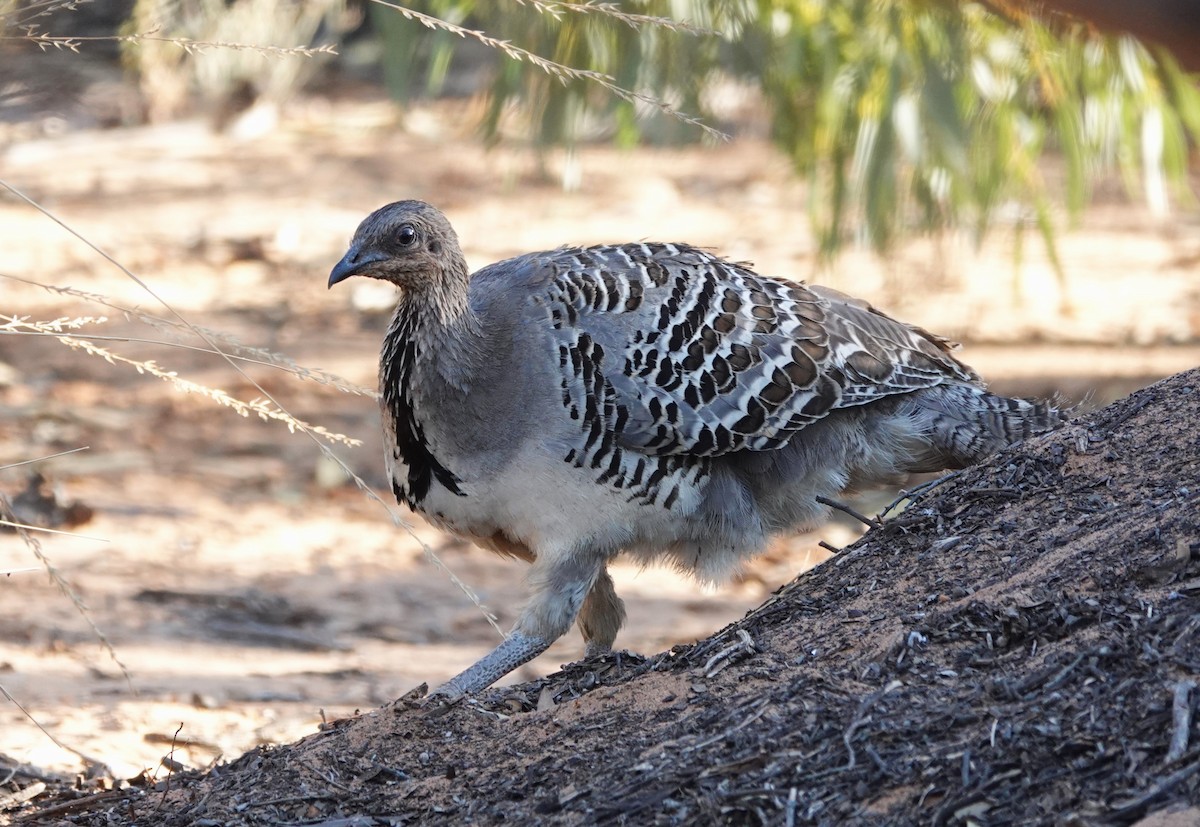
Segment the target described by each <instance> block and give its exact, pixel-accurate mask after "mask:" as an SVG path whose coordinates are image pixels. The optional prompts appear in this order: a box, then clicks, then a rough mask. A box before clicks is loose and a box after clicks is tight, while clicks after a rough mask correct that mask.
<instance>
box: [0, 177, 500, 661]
mask: <svg viewBox="0 0 1200 827" xmlns="http://www.w3.org/2000/svg"><path fill="white" fill-rule="evenodd" d="M0 186H3V187H4V188H5V189H7V190H8V191H9V192H11V193H13V195H15V196H17V198H19V199H20V200H22V201H24V202H25V203H26V204H28V205H29V206H31V207H33V208H34V209H36V210H37V211H38V212H40V213H41V214H42V215H44V216H46V218H48V219H50V220H51V221H53V222H54V223H55V224H57V225H58V226H60V227H62V228H63V229H64V230H65V231H66V232H68V233H70V234H71V235H72V236H74V237H75V238H76V239H78V240H79V241H80V242H82V243H83V244H85V245H86V246H87V247H88V248H90V249H91V250H92V251H93V252H95V253H96V254H97V255H99V256H100V257H101V258H103V259H104V260H105V261H107V262H109V263H110V264H112V265H113V266H114V267H116V268H117V269H118V270H120V271H121V272H122V273H123V274H124V275H125V276H126V277H127V278H129V279H130V280H132V281H133V282H134V283H135V284H137V285H138V286H139V287H141V288H142V289H143V290H145V291H146V293H148V294H149V295H150V296H151V297H152V298H154V300H155V301H157V302H158V303H159V304H161V305H162V306H163V307H164V308H165V309H166V310H167V311H168V312H169V313H170V314H171V315H173V316H174V317H175V319H176V320H177V321H178V323H179V324H180V325H182V326H183V327H184V328H186V329H187V330H189V331H191V332H192V333H193V334H194V335H196V336H197V337H199V338H200V339H201V340H202V341H203V342H204V343H205V344H206V345H208V347H209V348H210V349H211V350H212V352H213V353H215V354H217V355H219V356H220V357H221V358H223V359H224V360H225V362H226V363H227V364H228V365H229V366H230V367H231V368H233V370H234V371H236V372H237V373H238V375H239V376H241V377H242V378H243V379H244V380H245V381H246V382H248V383H249V384H250V385H251V386H252V387H254V388H255V389H257V390H258V391H259V393H261V394H262V396H263V398H264V399H265V400H266V401H265V402H264V401H262V400H257V402H258V403H259V408H258V409H255V410H254V412H255V413H258V414H259V415H260V416H262V415H263V413H264V412H266V411H268V410H270V411H276V412H278V413H279V414H280V416H279V417H277V418H279V419H282V420H284V421H286V422H288V423H289V429H291V430H293V431H299V432H300V433H302V434H304V435H305V436H307V437H308V438H309V439H310V440H311V441H312V442H313V444H314V445H316V446H317V449H318V450H319V451H320V452H321V453H322V454H324V455H325V457H326V458H328V459H330V460H331V461H332V462H333V463H334V464H335V465H337V467H338V468H340V469H341V471H342V473H344V474H345V475H346V477H347V478H348V479H350V480H353V481H354V485H355V486H356V487H357V488H358V489H359V490H360V491H362V492H363V493H364V494H365V495H366V496H367V498H368V499H370V500H373V501H374V502H376V503H378V504H379V505H380V506H381V507H382V508H383V509H384V510H385V511H386V512H387V514H388V516H389V517H390V518H391V520H392V524H393V525H395V526H396V527H397V528H400V529H402V530H403V531H404V532H405V533H406V534H408V535H409V536H410V537H411V538H412V539H413V540H414V541H416V543H417V544H418V545H420V547H421V550H422V552H423V553H424V555H425V558H426V559H427V560H429V561H430V562H431V563H433V565H434V566H435V567H436V568H437V569H439V570H440V571H442V572H443V573H444V574H445V575H446V576H447V577H448V578H449V579H450V582H452V583H453V584H454V585H455V586H456V587H457V588H458V589H459V590H460V591H461V592H462V593H463V594H464V595H466V597H467V599H468V600H470V601H471V603H472V604H473V605H474V606H475V607H476V608H477V609H479V611H480V612H481V613H482V614H483V616H484V617H485V618H486V619H487V621H488V623H489V624H490V625H491V626H492V628H493V629H495V630H496V633H497V634H499V635H500V636H501V637H503V636H504V631H503V630H502V629H501V628H500V625H499V623H498V622H497V621H496V616H495V615H494V614H493V613H492V612H491V611H490V610H489V609H488V608H487V607H486V606H485V605H484V604H483V602H482V601H481V600H480V599H479V596H478V595H477V594H475V592H474V590H473V589H471V587H470V586H468V585H467V584H466V583H464V582H463V581H462V580H461V579H459V577H458V575H456V574H455V573H454V572H453V571H451V570H450V568H449V567H448V566H447V565H446V564H445V563H444V562H443V561H442V559H441V558H440V557H438V555H437V552H435V551H434V550H433V549H432V548H431V547H430V545H429V543H427V542H425V540H423V539H422V538H421V537H420V536H419V535H418V534H417V532H416V530H415V529H414V528H413V527H412V525H411V524H410V523H408V522H407V521H406V520H405V519H404V518H403V517H401V516H400V514H399V513H398V512H397V511H396V510H395V509H394V508H392V507H391V506H389V505H388V504H387V503H386V502H384V501H383V500H382V499H381V498H380V497H379V495H378V494H376V493H375V491H374V490H373V489H372V488H371V487H370V486H369V485H367V483H366V481H365V480H364V479H363V478H362V477H361V476H359V475H358V474H356V473H355V472H354V470H353V469H352V468H350V466H349V465H347V464H346V462H345V461H344V460H343V459H342V458H341V457H339V456H338V455H337V454H336V453H334V452H333V450H332V449H331V448H330V447H329V446H328V445H327V444H326V443H325V442H324V441H323V440H322V439H321V438H320V437H321V436H323V434H320V433H317V432H316V431H315V430H314V429H313V428H311V427H310V426H308V425H307V424H306V423H304V422H301V421H300V420H299V419H296V418H295V417H292V416H291V414H289V413H288V412H287V410H286V409H285V408H284V407H283V405H281V404H280V403H279V402H277V401H276V400H275V398H274V397H273V396H271V394H270V393H268V392H267V390H266V389H264V388H263V387H262V385H260V384H259V383H258V382H256V381H255V380H254V379H253V378H252V377H250V376H249V375H248V374H247V373H246V372H245V371H244V370H242V369H241V367H240V366H239V365H238V364H237V362H236V361H235V360H234V359H233V358H232V357H231V356H230V355H229V354H228V353H226V352H225V351H223V350H222V349H221V348H219V347H218V346H217V345H216V343H215V342H214V340H213V337H211V336H209V335H207V334H206V333H205V332H204V331H203V330H202V329H201V328H198V327H197V326H196V325H194V324H192V323H191V322H190V321H188V320H187V319H186V318H185V317H184V316H183V315H182V314H181V313H179V311H177V310H175V309H174V308H173V307H171V305H170V304H168V303H167V302H166V301H165V300H164V299H163V298H162V297H161V296H159V295H158V294H157V293H156V292H155V291H154V290H153V289H152V288H151V287H150V285H148V284H147V283H146V282H145V281H143V280H142V279H140V278H139V277H138V276H137V275H135V274H134V273H133V272H132V271H131V270H130V269H129V268H127V267H126V266H125V265H123V264H121V263H120V262H119V261H117V260H116V259H115V258H113V257H112V256H111V255H109V254H108V253H107V252H105V251H104V250H103V249H101V248H100V247H99V246H98V245H96V244H94V243H93V242H92V241H90V240H89V239H87V238H86V237H85V236H84V235H83V234H81V233H80V232H78V231H77V230H75V229H74V228H73V227H71V226H70V225H68V224H67V223H66V222H65V221H63V220H62V219H60V218H59V217H58V216H56V215H54V213H52V212H50V210H48V209H46V208H45V207H43V206H42V205H41V204H39V203H38V202H36V201H34V200H33V199H32V198H30V197H29V196H27V195H26V194H25V193H23V192H21V191H20V190H18V189H17V188H16V187H14V186H12V185H11V184H9V183H8V182H7V181H5V180H3V179H0ZM35 329H36V328H35ZM50 332H54V331H50ZM63 339H64V344H66V343H71V342H76V341H78V342H82V341H83V340H72V339H69V338H67V337H63ZM91 347H92V348H95V349H97V350H101V349H100V348H96V346H94V345H92V346H91ZM126 361H131V362H132V360H126ZM141 364H142V366H143V368H145V367H146V365H147V364H150V363H141ZM164 373H165V372H164ZM164 378H165V377H164ZM175 381H179V382H184V381H185V380H181V379H178V378H177V377H176V378H175ZM188 384H190V385H194V386H195V388H196V392H200V393H204V392H205V391H208V393H207V394H206V395H210V396H211V395H212V394H213V393H216V394H222V393H223V392H221V391H214V390H213V389H210V388H205V387H204V386H202V385H195V383H188ZM245 404H250V403H245ZM268 405H269V406H272V407H270V408H267V407H266V406H268ZM285 417H286V419H285ZM266 418H276V417H272V416H270V415H269V414H268V416H267V417H266ZM322 430H323V429H322ZM326 433H328V432H326ZM18 531H19V529H18ZM24 536H27V535H24Z"/></svg>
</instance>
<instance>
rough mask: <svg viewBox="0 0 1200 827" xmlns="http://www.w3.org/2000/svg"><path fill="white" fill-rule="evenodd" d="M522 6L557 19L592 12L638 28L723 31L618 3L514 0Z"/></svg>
mask: <svg viewBox="0 0 1200 827" xmlns="http://www.w3.org/2000/svg"><path fill="white" fill-rule="evenodd" d="M514 2H516V3H518V4H519V5H522V6H529V7H530V8H532V9H536V10H537V11H538V12H540V13H542V14H546V15H549V16H550V17H553V18H554V19H556V20H560V19H562V16H563V12H569V13H571V14H591V15H598V16H600V17H607V18H610V19H612V20H616V21H617V22H619V23H624V24H625V25H626V26H629V27H630V28H631V29H637V28H639V27H640V26H654V27H655V28H659V29H666V30H667V31H671V32H685V33H687V34H696V35H707V36H712V37H720V36H721V33H720V32H718V31H715V30H713V29H708V28H705V27H703V26H697V25H695V24H693V23H689V22H687V21H686V20H672V19H671V18H670V17H656V16H654V15H652V14H634V13H632V12H627V11H624V10H623V9H622V8H621V7H620V6H619V5H617V4H616V3H598V2H592V0H587V2H581V3H570V2H552V1H550V0H514Z"/></svg>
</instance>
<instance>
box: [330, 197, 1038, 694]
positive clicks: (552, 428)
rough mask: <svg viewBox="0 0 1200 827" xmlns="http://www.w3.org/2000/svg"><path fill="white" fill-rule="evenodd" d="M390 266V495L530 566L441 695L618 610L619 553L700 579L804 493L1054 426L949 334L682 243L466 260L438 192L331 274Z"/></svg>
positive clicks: (768, 529) (798, 504)
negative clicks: (513, 617) (1000, 386)
mask: <svg viewBox="0 0 1200 827" xmlns="http://www.w3.org/2000/svg"><path fill="white" fill-rule="evenodd" d="M351 275H366V276H372V277H375V278H381V279H385V280H388V281H391V282H393V283H395V284H396V285H398V286H399V287H400V288H401V291H402V293H401V298H400V302H399V305H398V306H397V309H396V314H395V316H394V317H393V320H392V323H391V325H390V327H389V329H388V332H387V335H386V337H385V341H384V348H383V354H382V357H381V362H380V383H381V396H382V405H383V418H384V430H385V437H386V443H387V448H388V456H387V464H388V471H389V474H390V476H391V478H392V482H393V490H394V491H395V493H396V496H397V498H398V499H400V500H401V501H403V502H405V503H407V504H408V505H409V506H410V507H411V508H413V509H414V510H416V511H419V512H421V513H423V514H425V515H426V516H427V517H428V518H429V519H430V520H431V521H433V522H434V523H436V524H438V525H441V526H443V527H444V528H446V529H448V530H451V531H454V532H456V533H458V534H461V535H463V536H467V537H470V538H472V539H475V540H476V541H478V542H480V543H481V544H483V545H485V546H487V547H490V548H493V549H495V550H498V551H502V552H504V553H508V554H512V555H514V556H517V557H521V558H522V559H526V560H529V561H530V562H531V563H532V564H533V572H532V575H531V584H532V591H533V595H532V599H531V601H530V603H529V605H528V606H527V607H526V609H525V610H524V612H523V613H522V615H521V617H520V619H519V620H518V622H517V625H516V628H515V629H514V632H513V634H512V635H511V636H510V638H509V639H508V640H506V641H505V643H503V644H501V645H500V647H498V648H497V649H496V650H495V651H493V652H492V653H490V654H489V655H488V656H486V657H485V658H484V659H482V660H481V661H480V662H479V663H477V664H475V665H474V666H472V667H471V668H470V669H468V670H466V671H465V672H464V673H462V674H461V675H459V676H458V677H457V678H455V679H454V680H452V681H451V682H450V683H449V684H447V685H446V686H445V687H443V688H442V689H441V690H440V691H441V692H442V694H446V695H458V694H462V693H464V692H474V691H478V690H479V689H482V688H483V687H485V686H487V685H488V684H490V683H492V682H493V681H495V680H496V679H497V678H499V677H501V676H502V675H504V674H505V673H507V672H508V671H511V670H512V669H513V668H515V667H516V666H517V665H519V664H520V663H522V662H524V661H526V660H528V659H530V658H532V657H534V656H536V655H537V654H539V653H540V652H541V651H544V650H545V648H546V647H547V646H548V645H549V644H550V643H551V642H552V641H553V640H554V639H556V638H557V637H559V636H560V635H562V634H563V633H564V632H565V631H566V629H567V628H568V627H569V626H570V624H571V623H572V622H573V621H575V620H576V619H578V621H579V624H580V627H581V629H582V630H583V632H584V637H585V639H586V640H587V642H588V646H589V650H592V651H596V650H601V651H602V650H605V649H607V648H608V647H609V646H611V644H612V642H613V638H614V637H615V635H616V632H617V629H618V628H619V627H620V625H621V622H622V620H623V618H624V610H623V607H622V604H621V601H620V600H619V598H617V597H616V595H615V594H614V593H613V591H612V581H611V580H610V579H609V577H608V575H607V572H606V571H605V566H606V564H607V562H608V560H609V559H611V558H612V557H613V556H614V555H615V554H617V553H619V552H626V553H629V554H632V555H635V556H637V557H640V558H642V559H645V560H655V559H666V560H668V561H672V562H674V563H675V565H677V566H679V567H680V568H681V569H685V570H687V571H689V572H692V573H694V574H696V575H697V576H699V577H701V578H711V579H716V578H719V577H722V576H724V575H725V574H727V573H728V572H729V570H730V569H731V568H733V567H734V566H736V564H737V563H738V562H739V561H740V560H742V559H744V558H745V557H747V556H749V555H752V554H754V553H755V552H756V551H758V550H759V549H761V548H762V546H763V544H764V543H765V541H766V539H767V538H768V537H769V535H770V534H772V533H774V532H779V531H785V530H795V529H798V528H802V527H805V526H808V525H812V524H814V523H816V522H817V521H819V519H820V518H821V517H822V516H823V510H822V508H821V506H819V505H818V503H817V499H816V498H817V497H818V496H833V495H836V494H837V493H838V492H840V491H842V490H845V489H847V488H850V487H857V486H862V485H870V484H875V483H879V482H884V481H889V480H891V479H894V478H898V477H899V476H901V475H903V474H906V473H909V472H913V471H933V470H940V469H943V468H954V467H961V466H963V465H966V464H969V463H971V462H975V461H977V460H979V459H981V458H983V457H985V456H987V455H988V454H989V453H991V452H993V451H995V450H997V449H999V448H1001V447H1003V446H1005V445H1007V444H1009V443H1011V442H1014V441H1016V440H1018V439H1021V438H1023V437H1025V436H1028V435H1030V434H1032V433H1037V432H1040V431H1043V430H1046V429H1048V428H1050V427H1052V426H1053V425H1054V424H1056V423H1057V422H1058V421H1059V419H1060V414H1059V413H1058V412H1057V411H1056V410H1054V409H1053V408H1051V407H1049V406H1047V405H1044V404H1035V403H1031V402H1026V401H1024V400H1017V399H1008V398H1005V397H1000V396H996V395H994V394H991V393H989V392H988V391H987V390H985V389H984V386H983V385H982V383H981V382H980V380H979V377H978V376H977V375H976V374H975V373H974V371H972V370H971V369H970V368H968V367H967V366H966V365H964V364H962V363H961V362H959V361H958V360H957V359H955V358H954V357H953V356H952V355H951V353H950V351H951V349H952V345H951V344H950V343H949V342H947V341H946V340H945V339H942V338H940V337H937V336H934V335H932V334H930V333H927V332H926V331H924V330H921V329H920V328H917V327H913V326H911V325H907V324H903V323H901V322H898V321H896V320H894V319H891V318H889V317H887V316H885V315H883V314H882V313H879V312H878V311H877V310H875V309H874V308H872V307H871V306H870V305H868V304H866V303H865V302H861V301H859V300H856V299H853V298H851V297H849V296H846V295H843V294H841V293H839V292H837V291H834V290H829V289H826V288H822V287H816V286H806V285H804V284H800V283H795V282H788V281H783V280H780V279H773V278H768V277H765V276H761V275H758V274H756V273H754V272H753V271H751V270H750V269H748V267H746V266H745V265H741V264H735V263H732V262H728V261H725V260H723V259H721V258H719V257H717V256H714V255H712V254H710V253H707V252H705V251H702V250H700V249H697V248H695V247H690V246H687V245H683V244H645V243H639V244H623V245H611V246H596V247H588V248H562V249H558V250H554V251H549V252H542V253H531V254H528V255H524V256H520V257H518V258H514V259H509V260H507V261H503V262H499V263H497V264H493V265H490V266H489V267H486V268H484V269H483V270H480V271H479V272H477V273H475V274H474V275H470V274H468V272H467V267H466V263H465V260H464V259H463V256H462V252H461V250H460V248H459V245H458V240H457V237H456V236H455V234H454V231H453V229H452V228H451V227H450V224H449V222H447V221H446V219H445V217H444V216H443V215H442V214H441V213H439V212H438V211H437V210H435V209H434V208H432V207H430V206H429V205H427V204H423V203H421V202H417V201H403V202H398V203H395V204H390V205H388V206H386V207H383V208H381V209H380V210H377V211H376V212H375V213H373V214H372V215H371V216H369V217H368V218H367V219H365V220H364V221H363V223H362V224H361V225H360V227H359V229H358V231H357V233H356V234H355V237H354V240H353V242H352V243H351V247H350V251H349V252H348V253H347V254H346V256H345V257H344V258H343V259H342V261H341V262H340V263H339V264H338V265H337V267H336V268H335V269H334V271H333V273H332V275H331V276H330V285H332V284H334V283H336V282H338V281H341V280H342V279H344V278H347V277H349V276H351Z"/></svg>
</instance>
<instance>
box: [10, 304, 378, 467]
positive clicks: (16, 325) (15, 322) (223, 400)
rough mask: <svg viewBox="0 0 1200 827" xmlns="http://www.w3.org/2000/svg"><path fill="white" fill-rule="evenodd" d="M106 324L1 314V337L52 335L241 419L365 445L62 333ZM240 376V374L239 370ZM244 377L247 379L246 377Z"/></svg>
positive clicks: (267, 404)
mask: <svg viewBox="0 0 1200 827" xmlns="http://www.w3.org/2000/svg"><path fill="white" fill-rule="evenodd" d="M105 321H107V319H105V318H104V317H90V316H86V317H80V318H77V319H55V320H53V321H50V322H36V321H29V320H28V319H24V318H17V317H15V316H8V315H5V314H2V313H0V333H4V334H13V333H21V332H32V333H40V334H44V335H51V336H54V338H56V339H57V340H58V341H60V342H62V343H63V344H64V345H66V346H67V347H70V348H74V349H76V350H81V351H83V352H84V353H86V354H88V355H90V356H99V357H100V358H102V359H103V360H104V361H106V362H108V363H109V364H112V365H118V364H122V365H129V366H130V367H132V368H133V369H134V370H136V371H137V372H138V373H143V374H147V375H149V376H155V377H158V378H159V379H162V380H164V381H166V382H170V383H171V384H172V385H174V386H175V388H176V389H177V390H179V391H182V392H184V393H193V394H197V395H199V396H205V397H208V398H209V399H211V400H213V401H214V402H216V403H217V404H219V405H224V406H225V407H226V408H231V409H232V410H233V411H235V412H236V413H237V414H239V415H240V416H247V417H248V416H251V415H254V416H257V417H258V418H260V419H263V420H268V421H269V420H275V421H277V422H282V423H283V424H284V425H286V426H287V428H288V430H289V431H303V432H305V433H309V434H313V435H316V436H319V437H322V438H324V439H326V440H328V441H330V442H340V443H342V444H343V445H349V446H352V447H353V446H356V445H361V444H362V442H361V440H358V439H355V438H353V437H350V436H346V435H345V434H338V433H333V432H332V431H329V430H327V429H326V428H324V427H323V426H321V425H312V424H310V423H308V422H305V421H303V420H301V419H298V418H296V417H294V416H292V415H291V414H290V413H288V412H287V410H285V409H284V408H283V407H282V406H281V405H280V404H279V403H278V402H276V401H274V400H273V399H252V400H250V401H249V402H246V401H244V400H241V399H237V398H235V397H233V396H230V395H229V394H228V393H226V392H225V391H223V390H221V389H220V388H210V387H208V386H207V385H202V384H200V383H198V382H192V381H190V380H188V379H184V378H183V377H181V376H180V375H179V374H178V373H176V372H175V371H173V370H165V369H164V368H161V367H159V366H158V365H157V364H155V362H154V360H152V359H147V360H139V359H130V358H128V357H126V356H121V355H120V354H117V353H113V352H112V351H111V350H109V349H107V348H105V347H101V346H100V345H98V344H96V343H95V342H94V341H92V339H94V338H97V337H89V338H83V337H81V336H75V335H69V334H67V335H64V334H63V331H64V329H66V328H78V327H82V326H83V325H85V324H95V323H103V322H105ZM212 352H214V353H218V354H220V355H222V356H225V357H226V358H227V359H228V358H229V356H228V355H227V354H225V353H224V352H223V351H219V350H217V349H215V348H213V350H212ZM239 372H241V371H240V370H239ZM242 375H243V376H245V374H244V373H243V374H242ZM255 386H256V387H258V389H259V390H260V391H262V387H261V386H259V385H258V384H257V383H255ZM264 394H265V391H264Z"/></svg>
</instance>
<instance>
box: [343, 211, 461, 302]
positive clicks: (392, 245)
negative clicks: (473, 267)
mask: <svg viewBox="0 0 1200 827" xmlns="http://www.w3.org/2000/svg"><path fill="white" fill-rule="evenodd" d="M461 260H462V252H461V251H460V249H459V246H458V236H456V235H455V234H454V229H453V228H452V227H451V226H450V222H449V221H447V220H446V216H444V215H442V214H441V212H439V211H438V210H437V209H435V208H434V207H431V206H429V205H428V204H426V203H425V202H423V201H396V202H395V203H392V204H388V205H387V206H385V207H380V208H379V209H377V210H376V211H375V212H373V213H371V214H370V215H368V216H367V217H366V218H364V219H363V221H362V223H361V224H359V225H358V229H357V230H355V232H354V238H353V239H352V240H351V242H350V249H349V250H347V251H346V255H344V256H342V260H341V261H339V262H338V263H337V264H336V265H335V266H334V268H333V271H332V272H331V273H330V274H329V286H330V287H333V286H334V285H335V284H337V283H338V282H340V281H345V280H346V279H348V278H350V277H351V276H370V277H371V278H376V279H383V280H384V281H390V282H391V283H392V284H395V285H396V286H397V287H401V288H403V289H405V290H410V291H415V290H422V289H427V288H433V289H437V288H438V287H440V286H443V285H439V284H438V282H439V281H441V280H443V279H445V278H446V277H447V276H448V275H449V269H450V268H455V267H458V266H459V262H460V261H461ZM465 267H466V265H465V263H464V264H462V265H461V268H462V269H464V270H465Z"/></svg>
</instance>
